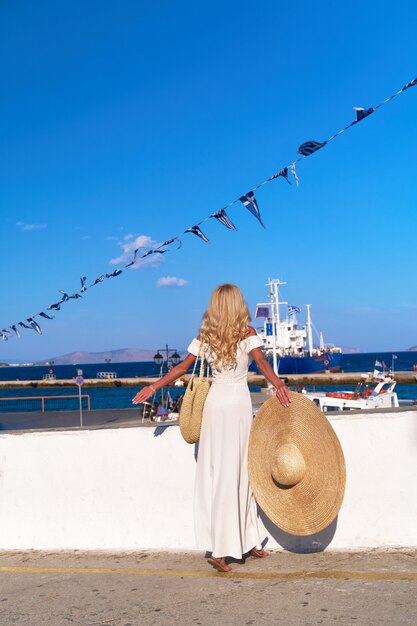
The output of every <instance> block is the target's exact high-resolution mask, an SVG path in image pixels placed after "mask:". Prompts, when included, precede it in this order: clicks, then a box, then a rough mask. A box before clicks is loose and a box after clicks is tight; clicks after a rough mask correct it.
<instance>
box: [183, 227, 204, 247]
mask: <svg viewBox="0 0 417 626" xmlns="http://www.w3.org/2000/svg"><path fill="white" fill-rule="evenodd" d="M184 232H185V233H193V234H194V235H197V237H200V238H201V239H202V240H203V241H205V242H206V243H210V239H207V237H206V236H205V234H204V233H203V231H202V230H200V228H199V227H198V226H197V225H195V226H191V228H187V230H186V231H184Z"/></svg>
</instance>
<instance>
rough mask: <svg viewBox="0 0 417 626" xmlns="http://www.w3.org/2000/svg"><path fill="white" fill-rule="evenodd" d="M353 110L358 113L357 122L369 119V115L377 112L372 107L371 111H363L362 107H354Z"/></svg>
mask: <svg viewBox="0 0 417 626" xmlns="http://www.w3.org/2000/svg"><path fill="white" fill-rule="evenodd" d="M353 110H354V111H356V121H357V122H360V121H361V120H364V119H365V117H368V115H371V113H373V112H374V111H375V109H373V108H372V107H371V108H370V109H363V108H362V107H353Z"/></svg>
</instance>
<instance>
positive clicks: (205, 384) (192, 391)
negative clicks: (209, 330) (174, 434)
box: [179, 353, 210, 443]
mask: <svg viewBox="0 0 417 626" xmlns="http://www.w3.org/2000/svg"><path fill="white" fill-rule="evenodd" d="M199 358H200V374H199V376H195V370H196V366H197V361H198V359H199ZM206 367H207V372H206V375H205V374H204V370H205V367H204V354H201V353H200V354H199V356H198V357H197V358H196V360H195V363H194V369H193V373H192V374H191V378H190V380H189V381H188V385H187V389H186V390H185V394H184V399H183V401H182V405H181V409H180V417H179V423H180V430H181V435H182V436H183V437H184V439H185V441H186V442H187V443H197V441H198V440H199V439H200V429H201V419H202V417H203V409H204V403H205V401H206V398H207V394H208V392H209V389H210V382H209V379H208V373H209V366H208V363H207V366H206Z"/></svg>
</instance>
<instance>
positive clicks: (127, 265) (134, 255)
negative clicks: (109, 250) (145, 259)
mask: <svg viewBox="0 0 417 626" xmlns="http://www.w3.org/2000/svg"><path fill="white" fill-rule="evenodd" d="M141 249H142V248H136V250H134V251H133V259H132V260H131V261H130V263H127V264H126V265H125V267H130V266H131V265H134V264H135V263H136V256H137V254H138V252H139V250H141Z"/></svg>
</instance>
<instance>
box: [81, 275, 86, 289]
mask: <svg viewBox="0 0 417 626" xmlns="http://www.w3.org/2000/svg"><path fill="white" fill-rule="evenodd" d="M86 280H87V276H81V278H80V281H81V293H83V292H84V291H87V287H86V286H85V281H86Z"/></svg>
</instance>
